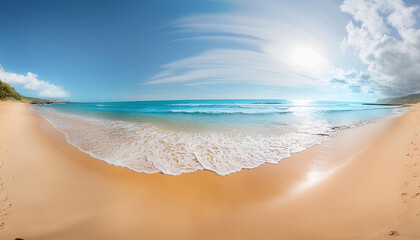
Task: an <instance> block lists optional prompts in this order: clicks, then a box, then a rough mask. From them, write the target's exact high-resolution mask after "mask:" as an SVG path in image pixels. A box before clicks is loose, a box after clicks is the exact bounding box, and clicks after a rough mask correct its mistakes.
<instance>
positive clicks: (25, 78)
mask: <svg viewBox="0 0 420 240" xmlns="http://www.w3.org/2000/svg"><path fill="white" fill-rule="evenodd" d="M0 80H1V81H3V82H6V83H9V84H23V87H24V88H27V89H31V90H38V91H39V96H40V97H45V98H67V97H69V94H68V93H67V92H66V91H65V90H64V89H63V88H62V87H59V86H56V85H54V84H51V83H49V82H46V81H43V80H39V79H38V75H37V74H34V73H31V72H28V73H27V74H26V75H22V74H17V73H13V72H6V71H5V70H4V68H3V67H2V66H1V65H0Z"/></svg>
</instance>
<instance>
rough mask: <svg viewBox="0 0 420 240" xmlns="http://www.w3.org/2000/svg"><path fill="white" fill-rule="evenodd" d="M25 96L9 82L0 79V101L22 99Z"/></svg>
mask: <svg viewBox="0 0 420 240" xmlns="http://www.w3.org/2000/svg"><path fill="white" fill-rule="evenodd" d="M22 100H23V96H22V95H20V94H19V93H18V92H16V90H15V89H14V88H13V87H12V86H10V85H9V84H7V83H4V82H2V81H1V80H0V101H22Z"/></svg>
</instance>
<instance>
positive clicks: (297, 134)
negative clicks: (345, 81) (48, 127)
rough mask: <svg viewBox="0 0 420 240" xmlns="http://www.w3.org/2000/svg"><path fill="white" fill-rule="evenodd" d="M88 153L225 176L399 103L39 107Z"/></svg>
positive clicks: (133, 165)
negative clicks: (208, 171)
mask: <svg viewBox="0 0 420 240" xmlns="http://www.w3.org/2000/svg"><path fill="white" fill-rule="evenodd" d="M32 109H33V110H34V111H35V112H36V113H37V114H39V115H40V116H42V117H43V118H45V119H46V120H48V121H49V122H50V123H51V124H52V125H53V126H54V127H55V128H56V129H58V130H59V131H61V132H63V133H64V134H65V135H66V138H67V141H68V142H69V143H70V144H72V145H74V146H76V147H78V148H79V149H80V150H81V151H83V152H86V153H88V154H90V155H91V156H93V157H95V158H97V159H100V160H102V161H105V162H107V163H109V164H113V165H117V166H123V167H127V168H129V169H132V170H133V171H136V172H144V173H157V172H161V173H164V174H170V175H178V174H181V173H188V172H193V171H197V170H210V171H214V172H215V173H217V174H219V175H227V174H231V173H234V172H238V171H240V170H241V169H251V168H255V167H258V166H259V165H261V164H263V163H277V162H278V161H280V160H281V159H284V158H286V157H289V156H290V154H292V153H295V152H299V151H302V150H305V149H307V148H309V147H311V146H314V145H316V144H320V143H322V142H324V141H326V140H328V139H330V138H331V137H333V136H335V135H337V134H338V133H339V132H340V131H341V130H343V129H348V128H353V127H357V126H360V125H363V124H367V123H370V122H372V121H377V120H380V119H383V118H386V117H389V116H395V115H398V114H401V113H402V112H404V111H405V109H404V108H402V107H398V106H384V105H366V104H363V103H353V102H330V101H315V102H309V101H286V100H183V101H138V102H92V103H63V104H51V105H35V106H33V107H32Z"/></svg>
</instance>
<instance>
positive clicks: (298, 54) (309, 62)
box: [290, 46, 327, 71]
mask: <svg viewBox="0 0 420 240" xmlns="http://www.w3.org/2000/svg"><path fill="white" fill-rule="evenodd" d="M290 63H291V64H292V65H295V66H297V67H300V68H303V69H306V70H309V71H316V70H320V68H322V67H324V66H325V65H326V64H327V59H326V57H325V56H324V55H323V54H321V52H320V51H318V50H316V49H315V48H312V47H309V46H295V47H293V48H292V49H291V56H290Z"/></svg>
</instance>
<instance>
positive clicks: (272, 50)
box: [146, 1, 334, 86]
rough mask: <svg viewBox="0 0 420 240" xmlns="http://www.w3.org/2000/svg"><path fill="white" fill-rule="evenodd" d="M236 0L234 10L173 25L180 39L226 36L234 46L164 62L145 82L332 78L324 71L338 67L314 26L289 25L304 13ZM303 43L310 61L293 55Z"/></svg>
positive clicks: (298, 82) (306, 82)
mask: <svg viewBox="0 0 420 240" xmlns="http://www.w3.org/2000/svg"><path fill="white" fill-rule="evenodd" d="M233 2H234V4H237V5H240V6H237V8H238V9H236V10H234V11H233V12H229V13H226V14H213V15H198V16H191V17H186V18H183V19H179V20H177V21H176V22H175V23H174V24H175V27H176V28H178V31H176V34H182V35H183V37H182V38H180V39H177V40H190V41H191V40H196V41H223V42H226V43H229V44H234V45H235V46H234V47H228V48H210V49H207V50H205V51H203V52H201V53H200V54H198V55H196V56H192V57H188V58H184V59H180V60H177V61H174V62H171V63H168V64H165V65H163V66H162V71H161V72H159V73H158V74H156V75H155V76H153V77H152V78H151V79H150V80H149V81H148V82H147V83H146V84H164V83H187V84H188V85H197V84H200V82H205V83H207V84H217V83H219V84H220V83H252V84H264V85H277V86H311V85H314V84H315V83H316V84H327V83H328V81H325V79H327V78H326V76H327V75H328V74H330V73H331V71H332V70H333V68H334V66H332V65H331V64H330V59H329V50H328V48H327V47H326V46H324V44H323V43H322V42H321V41H320V40H319V39H316V38H314V37H313V35H311V33H310V32H309V31H310V30H307V29H306V30H305V29H298V28H296V27H295V26H293V25H291V24H290V22H293V21H296V19H299V17H300V16H294V17H292V16H290V14H287V13H286V11H285V10H284V9H282V6H281V4H278V2H276V1H266V2H264V3H259V4H256V3H255V2H252V1H238V2H235V1H233ZM268 3H269V4H268ZM300 14H301V15H302V14H304V13H300ZM305 48H306V49H310V50H309V52H304V53H303V54H305V53H309V54H310V55H311V56H308V57H309V58H312V59H309V62H308V60H307V59H306V60H305V59H300V58H305V56H300V57H299V56H296V55H295V53H296V51H299V50H301V49H305ZM299 61H307V62H306V63H307V64H304V63H303V64H302V63H300V62H299ZM311 64H313V65H311Z"/></svg>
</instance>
